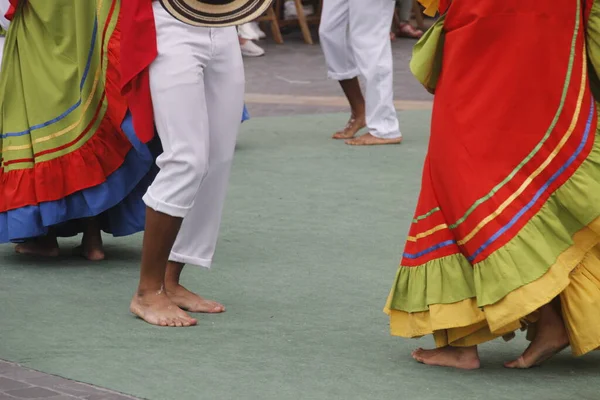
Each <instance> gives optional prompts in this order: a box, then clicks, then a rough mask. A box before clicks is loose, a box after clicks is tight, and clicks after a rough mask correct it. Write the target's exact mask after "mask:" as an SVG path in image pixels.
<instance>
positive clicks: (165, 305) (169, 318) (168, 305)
mask: <svg viewBox="0 0 600 400" xmlns="http://www.w3.org/2000/svg"><path fill="white" fill-rule="evenodd" d="M129 310H130V311H131V312H132V313H133V314H135V315H136V316H138V317H139V318H141V319H143V320H144V321H146V322H147V323H149V324H151V325H157V326H170V327H184V326H192V325H196V324H197V323H198V321H197V320H196V319H194V318H192V317H190V316H189V315H187V313H186V312H185V311H183V310H182V309H181V308H179V307H177V305H176V304H175V303H173V301H171V299H169V297H168V296H167V294H166V292H165V291H164V290H160V291H158V292H155V293H144V294H142V293H139V292H138V293H136V295H135V296H133V300H131V305H130V306H129Z"/></svg>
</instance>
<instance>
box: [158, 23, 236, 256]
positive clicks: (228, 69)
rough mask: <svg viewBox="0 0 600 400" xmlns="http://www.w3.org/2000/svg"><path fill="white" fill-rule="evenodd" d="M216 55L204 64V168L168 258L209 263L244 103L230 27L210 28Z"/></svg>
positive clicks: (234, 36)
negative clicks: (206, 139)
mask: <svg viewBox="0 0 600 400" xmlns="http://www.w3.org/2000/svg"><path fill="white" fill-rule="evenodd" d="M213 45H214V56H213V58H212V59H211V60H210V61H209V62H208V64H207V65H206V67H205V68H204V86H205V94H206V107H207V111H208V130H209V136H210V146H209V158H208V159H209V162H208V172H207V174H206V177H205V178H204V180H203V181H202V184H201V185H200V189H199V191H198V193H197V196H196V202H195V203H194V206H193V207H192V209H191V210H190V211H189V213H188V215H187V216H186V217H185V218H184V219H183V224H182V226H181V230H180V232H179V236H177V240H176V241H175V245H174V246H173V250H172V251H171V255H170V256H169V260H171V261H176V262H181V263H184V264H193V265H199V266H202V267H206V268H210V266H211V263H212V259H213V255H214V253H215V248H216V245H217V239H218V236H219V228H220V226H221V216H222V213H223V205H224V203H225V195H226V193H227V187H228V184H229V175H230V171H231V164H232V161H233V154H234V151H235V143H236V140H237V135H238V131H239V128H240V124H241V120H240V115H241V113H242V112H243V108H244V66H243V61H242V54H241V51H240V46H239V40H238V37H237V32H236V29H235V28H234V27H230V28H220V29H214V30H213Z"/></svg>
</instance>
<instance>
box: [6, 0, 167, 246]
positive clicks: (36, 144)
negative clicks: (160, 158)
mask: <svg viewBox="0 0 600 400" xmlns="http://www.w3.org/2000/svg"><path fill="white" fill-rule="evenodd" d="M119 6H120V1H118V0H108V1H72V0H53V1H51V2H49V1H45V0H29V1H26V2H21V3H20V5H19V7H18V9H17V12H16V15H15V17H14V19H13V21H12V23H11V26H10V29H9V31H8V35H7V37H6V44H5V47H4V60H3V64H2V71H1V75H0V93H1V96H0V110H1V113H0V149H1V165H0V242H14V241H21V240H24V239H27V238H32V237H37V236H41V235H45V234H47V233H48V230H49V229H50V228H51V227H52V228H54V229H55V230H56V233H57V234H58V235H60V236H70V235H73V234H76V233H78V232H79V230H80V229H79V228H80V227H79V224H78V221H79V220H81V219H83V218H89V217H97V219H98V222H99V224H100V226H101V228H102V229H103V230H104V231H105V232H108V233H111V234H113V235H115V236H122V235H129V234H132V233H135V232H138V231H141V230H142V229H143V227H144V211H145V206H144V204H143V202H142V195H143V194H144V193H145V191H146V189H147V187H148V185H149V184H150V183H151V181H152V179H153V176H154V174H155V172H156V171H154V168H155V167H154V155H153V153H152V151H151V149H150V147H149V146H147V145H145V144H142V143H141V142H140V141H139V140H138V139H137V138H136V135H135V132H134V131H133V125H132V123H131V119H130V118H129V117H128V114H127V105H126V103H125V100H124V98H123V97H122V96H121V95H120V90H119V81H120V75H119V40H120V36H119V21H118V16H119Z"/></svg>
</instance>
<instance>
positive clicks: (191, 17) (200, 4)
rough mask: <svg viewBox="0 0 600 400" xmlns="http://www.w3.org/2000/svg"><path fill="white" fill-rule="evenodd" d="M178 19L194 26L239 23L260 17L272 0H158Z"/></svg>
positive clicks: (219, 25) (221, 25) (220, 25)
mask: <svg viewBox="0 0 600 400" xmlns="http://www.w3.org/2000/svg"><path fill="white" fill-rule="evenodd" d="M158 1H159V2H160V3H161V4H162V6H163V7H164V8H165V10H167V12H169V14H171V15H172V16H173V17H175V18H177V19H178V20H180V21H182V22H185V23H186V24H189V25H194V26H206V27H213V28H215V27H224V26H233V25H241V24H244V23H246V22H250V21H253V20H255V19H256V18H258V17H260V16H261V15H262V14H263V13H264V12H265V11H266V10H267V9H268V8H269V6H270V5H271V2H272V0H158Z"/></svg>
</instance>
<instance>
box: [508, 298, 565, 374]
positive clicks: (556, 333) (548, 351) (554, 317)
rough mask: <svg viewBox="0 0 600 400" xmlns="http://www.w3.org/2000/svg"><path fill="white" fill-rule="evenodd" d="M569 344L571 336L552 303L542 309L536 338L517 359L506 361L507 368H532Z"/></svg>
mask: <svg viewBox="0 0 600 400" xmlns="http://www.w3.org/2000/svg"><path fill="white" fill-rule="evenodd" d="M568 346H569V336H568V334H567V330H566V328H565V325H564V323H563V320H562V318H561V316H560V315H559V314H558V313H557V312H556V311H555V310H554V309H553V308H552V306H550V305H546V306H544V307H542V309H540V319H539V321H538V329H537V332H536V335H535V338H534V339H533V341H532V342H531V344H530V345H529V347H527V349H526V350H525V352H524V353H523V354H522V355H521V356H520V357H519V358H517V359H516V360H514V361H510V362H506V363H504V366H505V367H506V368H519V369H525V368H531V367H536V366H539V365H540V364H542V363H543V362H544V361H547V360H548V359H550V358H552V357H553V356H555V355H556V354H558V353H560V352H561V351H563V350H564V349H566V348H567V347H568Z"/></svg>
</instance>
